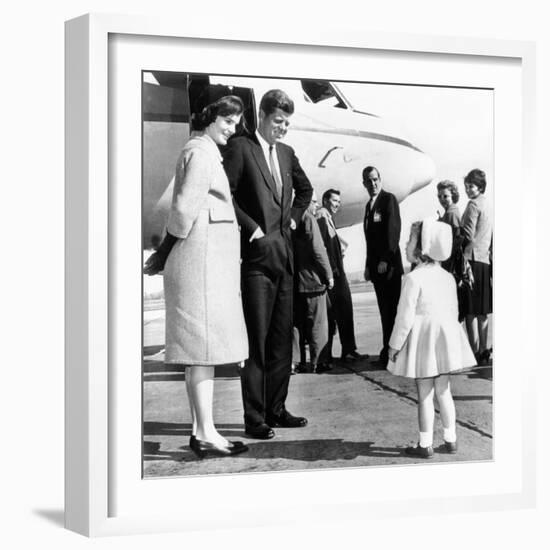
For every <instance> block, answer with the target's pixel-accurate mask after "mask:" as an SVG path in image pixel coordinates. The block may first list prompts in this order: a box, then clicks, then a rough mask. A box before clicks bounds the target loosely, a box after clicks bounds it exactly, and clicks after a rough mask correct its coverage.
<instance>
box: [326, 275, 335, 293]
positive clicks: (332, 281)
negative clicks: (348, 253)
mask: <svg viewBox="0 0 550 550" xmlns="http://www.w3.org/2000/svg"><path fill="white" fill-rule="evenodd" d="M327 288H328V289H329V290H330V289H331V288H334V279H333V278H332V277H331V278H330V279H329V280H328V284H327Z"/></svg>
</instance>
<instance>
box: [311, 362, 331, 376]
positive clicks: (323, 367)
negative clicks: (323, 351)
mask: <svg viewBox="0 0 550 550" xmlns="http://www.w3.org/2000/svg"><path fill="white" fill-rule="evenodd" d="M329 370H332V365H331V364H330V363H319V364H318V365H317V367H316V368H315V370H314V371H313V372H316V373H317V374H323V373H324V372H328V371H329Z"/></svg>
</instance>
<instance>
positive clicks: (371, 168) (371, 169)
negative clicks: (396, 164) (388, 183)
mask: <svg viewBox="0 0 550 550" xmlns="http://www.w3.org/2000/svg"><path fill="white" fill-rule="evenodd" d="M373 170H376V173H377V174H378V179H380V178H381V177H382V176H381V175H380V170H378V168H376V166H367V167H366V168H363V179H365V178H366V177H367V176H368V175H369V174H370V173H371V172H372V171H373Z"/></svg>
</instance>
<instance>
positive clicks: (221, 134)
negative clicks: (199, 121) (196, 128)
mask: <svg viewBox="0 0 550 550" xmlns="http://www.w3.org/2000/svg"><path fill="white" fill-rule="evenodd" d="M240 121H241V115H226V116H217V117H216V120H215V121H214V122H211V123H210V124H209V125H208V126H207V127H206V129H205V132H206V134H207V135H208V136H210V137H211V138H212V139H213V140H214V143H217V144H218V145H226V144H227V140H228V139H229V138H230V137H231V136H232V135H233V134H234V133H235V131H236V129H237V125H238V124H239V122H240Z"/></svg>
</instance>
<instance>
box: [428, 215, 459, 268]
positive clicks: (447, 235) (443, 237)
mask: <svg viewBox="0 0 550 550" xmlns="http://www.w3.org/2000/svg"><path fill="white" fill-rule="evenodd" d="M421 244H422V254H423V255H425V256H428V257H430V258H431V259H432V260H435V261H436V262H442V261H444V260H446V259H447V258H449V256H450V255H451V250H452V247H453V233H452V230H451V226H450V225H449V224H448V223H445V222H440V221H438V220H435V219H434V218H426V219H425V220H422V243H421Z"/></svg>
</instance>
